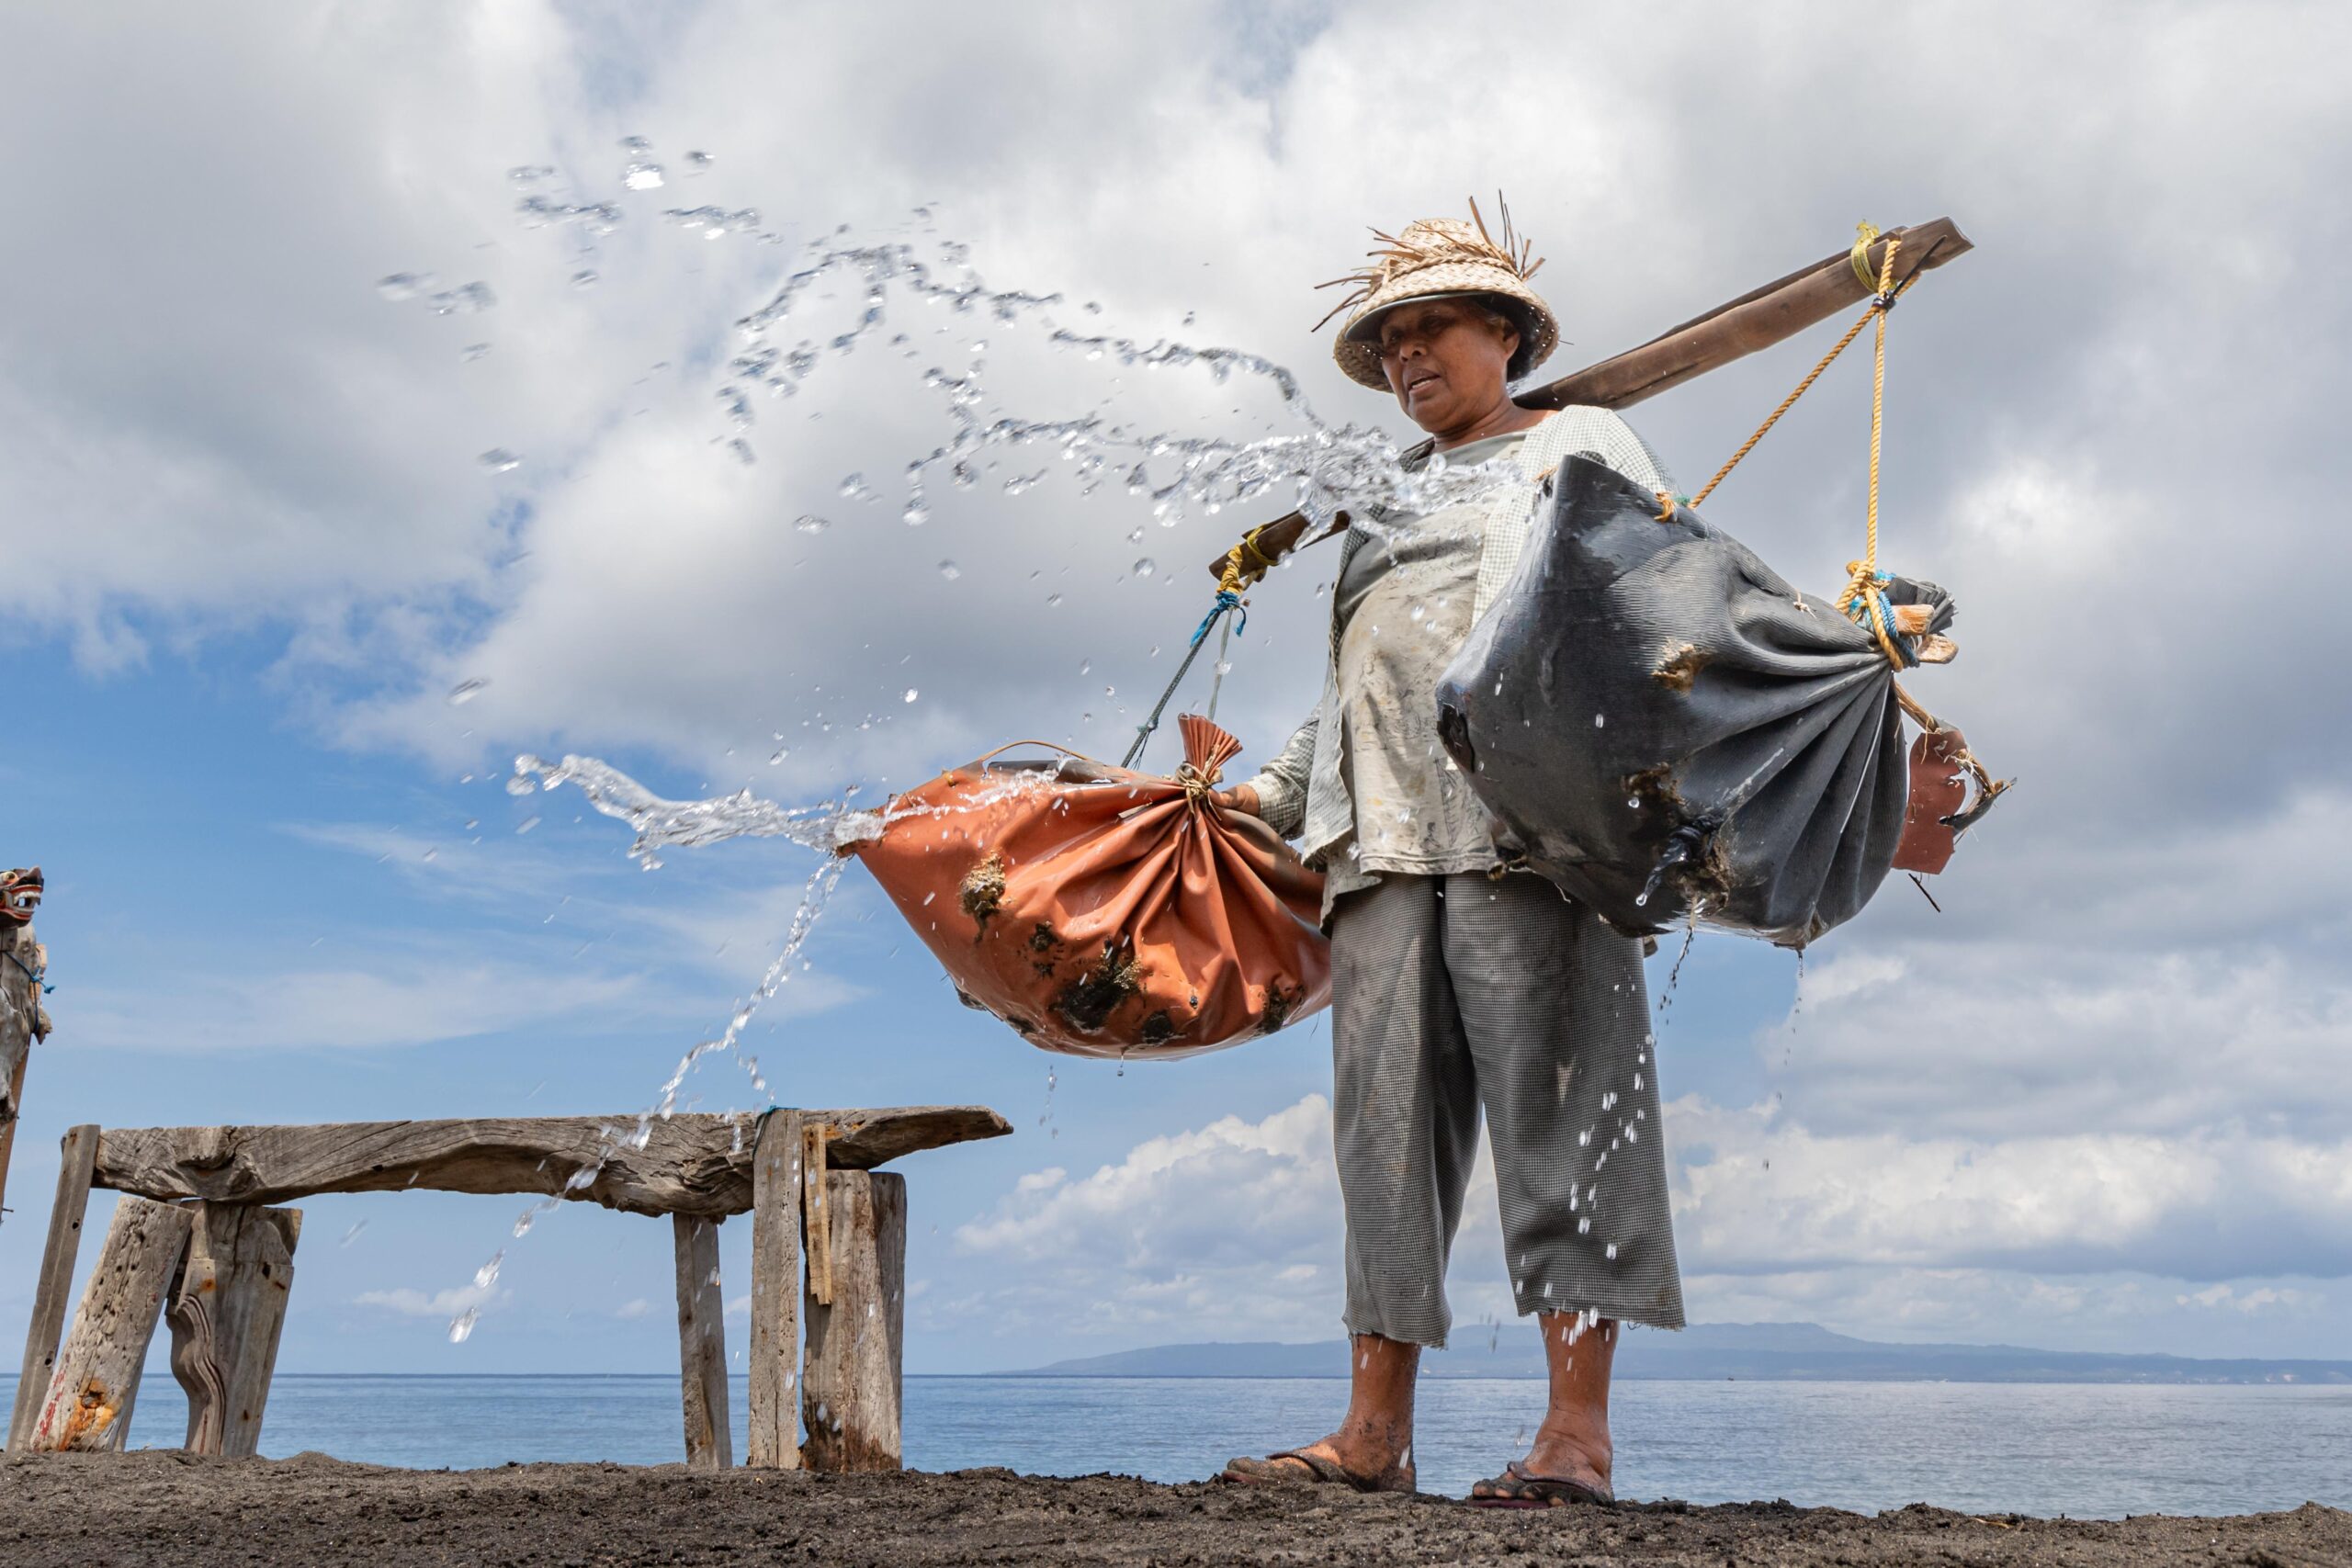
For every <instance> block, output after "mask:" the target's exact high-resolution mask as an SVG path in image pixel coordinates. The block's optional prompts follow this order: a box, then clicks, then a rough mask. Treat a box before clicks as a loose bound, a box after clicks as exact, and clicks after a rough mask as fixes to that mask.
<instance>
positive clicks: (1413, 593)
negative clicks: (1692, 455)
mask: <svg viewBox="0 0 2352 1568" xmlns="http://www.w3.org/2000/svg"><path fill="white" fill-rule="evenodd" d="M1514 448H1515V451H1514ZM1446 457H1447V460H1448V461H1449V462H1451V463H1457V464H1470V463H1478V462H1488V461H1494V460H1496V459H1498V458H1503V457H1512V458H1515V461H1516V464H1517V467H1518V468H1519V472H1520V474H1521V479H1522V480H1523V482H1522V483H1520V484H1514V485H1509V486H1504V487H1501V488H1500V489H1498V490H1497V491H1491V492H1489V493H1487V494H1486V495H1482V496H1479V497H1477V498H1476V499H1473V500H1471V501H1467V502H1460V503H1458V504H1456V505H1453V506H1450V507H1444V508H1442V509H1440V510H1438V511H1436V512H1433V513H1428V514H1426V515H1421V516H1414V515H1409V514H1403V515H1400V514H1397V513H1385V514H1380V515H1376V516H1375V517H1374V519H1373V520H1372V523H1371V525H1370V526H1361V525H1360V526H1357V527H1354V528H1351V529H1350V531H1349V534H1348V537H1347V540H1346V542H1345V543H1344V544H1343V545H1342V546H1341V548H1340V570H1339V577H1338V579H1337V580H1336V582H1335V586H1334V592H1333V593H1332V612H1331V635H1330V637H1329V651H1328V655H1327V658H1326V660H1325V667H1324V680H1323V694H1322V698H1321V700H1320V701H1318V702H1317V705H1316V708H1315V712H1314V714H1313V716H1310V717H1309V718H1308V719H1307V721H1306V723H1305V724H1303V725H1301V726H1299V728H1298V729H1297V731H1296V732H1295V734H1293V735H1292V736H1291V738H1290V740H1289V741H1288V743H1287V744H1285V745H1284V746H1283V749H1282V750H1281V752H1280V753H1278V754H1277V755H1276V756H1275V757H1274V758H1273V760H1272V761H1270V762H1268V763H1267V764H1266V766H1265V768H1264V770H1263V771H1262V772H1261V773H1258V774H1257V776H1256V777H1254V778H1252V779H1250V781H1249V782H1250V784H1251V785H1252V786H1253V787H1254V788H1255V789H1256V790H1257V792H1258V809H1259V812H1260V814H1261V816H1262V817H1263V818H1265V819H1266V821H1267V822H1268V823H1269V824H1270V825H1271V826H1272V827H1273V828H1274V829H1275V830H1276V831H1278V832H1280V833H1282V834H1283V835H1284V836H1285V837H1295V838H1297V839H1298V840H1300V851H1301V852H1302V853H1303V854H1304V855H1305V856H1306V860H1307V862H1308V863H1309V864H1312V865H1316V866H1318V867H1319V868H1320V869H1321V870H1322V871H1323V873H1324V875H1325V885H1324V896H1323V912H1324V915H1325V917H1326V918H1327V919H1328V918H1329V914H1330V911H1331V906H1332V904H1333V902H1334V901H1336V900H1337V899H1339V898H1340V897H1342V896H1343V895H1345V894H1348V893H1351V892H1353V891H1355V890H1356V889H1358V888H1361V887H1365V886H1371V885H1372V884H1373V883H1374V882H1375V881H1377V880H1378V879H1379V875H1380V874H1381V873H1382V872H1400V873H1405V872H1408V873H1414V874H1422V875H1434V874H1442V873H1447V872H1461V871H1475V870H1478V869H1480V868H1482V867H1484V866H1487V865H1490V864H1492V863H1494V860H1495V854H1494V851H1493V848H1492V841H1491V839H1490V837H1489V834H1488V830H1487V818H1486V814H1485V812H1484V810H1483V809H1482V808H1481V807H1479V806H1478V805H1477V802H1476V799H1475V798H1474V797H1472V795H1470V792H1469V788H1468V784H1467V781H1466V780H1464V779H1463V778H1462V776H1461V773H1460V771H1459V770H1458V769H1457V768H1456V767H1455V766H1454V763H1453V759H1452V758H1450V757H1448V756H1447V755H1446V754H1445V751H1444V750H1443V748H1442V747H1441V746H1440V745H1439V744H1438V741H1437V682H1438V681H1439V679H1440V678H1441V677H1442V675H1443V674H1444V672H1445V669H1446V666H1447V665H1449V664H1450V663H1452V662H1453V657H1454V655H1455V654H1456V653H1458V652H1460V651H1461V649H1462V645H1463V643H1464V641H1465V640H1466V639H1467V638H1468V637H1469V634H1470V628H1471V627H1472V626H1475V625H1476V622H1477V619H1478V617H1479V616H1481V615H1485V614H1486V613H1487V609H1488V608H1489V607H1490V606H1491V605H1492V604H1493V603H1494V601H1495V599H1496V597H1497V596H1498V594H1499V593H1500V592H1501V591H1502V588H1503V585H1504V584H1505V583H1507V582H1508V581H1510V575H1511V571H1512V570H1513V569H1514V568H1515V567H1516V566H1517V565H1518V563H1519V557H1520V552H1521V549H1522V548H1523V547H1525V545H1526V542H1527V537H1528V533H1529V530H1530V528H1531V527H1532V525H1533V520H1534V513H1535V511H1536V506H1537V502H1538V500H1539V496H1540V492H1541V490H1542V487H1543V483H1544V479H1547V478H1549V477H1550V475H1551V473H1552V471H1553V470H1554V469H1555V468H1557V467H1558V466H1559V465H1560V464H1561V463H1562V462H1564V461H1566V459H1567V458H1568V457H1589V458H1591V459H1592V460H1594V461H1596V462H1600V463H1604V464H1606V465H1608V466H1609V467H1610V468H1614V469H1616V470H1617V471H1618V472H1619V473H1622V474H1623V475H1625V476H1626V477H1627V478H1628V479H1632V480H1634V482H1635V483H1636V484H1640V485H1643V486H1645V487H1646V488H1648V489H1651V490H1659V491H1664V490H1670V489H1672V488H1673V486H1672V482H1671V480H1669V479H1668V477H1667V475H1666V472H1665V469H1664V468H1663V467H1662V466H1661V465H1660V464H1659V462H1658V461H1657V457H1655V456H1654V455H1653V454H1652V453H1651V452H1650V450H1649V448H1648V447H1647V446H1645V445H1643V443H1642V440H1641V438H1640V437H1639V436H1637V435H1635V434H1634V432H1633V430H1632V429H1631V428H1630V427H1629V426H1627V425H1626V423H1625V422H1624V421H1623V420H1622V419H1620V418H1618V417H1617V415H1615V414H1614V413H1611V412H1609V411H1608V410H1606V409H1596V408H1568V409H1563V410H1561V411H1560V412H1557V413H1555V414H1554V415H1552V417H1551V418H1549V419H1547V420H1545V421H1544V423H1541V424H1539V425H1536V426H1534V427H1533V428H1532V429H1530V430H1528V431H1525V432H1521V433H1512V434H1509V435H1504V436H1497V437H1494V438H1491V439H1490V440H1487V441H1483V442H1474V443H1472V444H1471V445H1469V446H1462V447H1457V448H1455V449H1454V450H1453V451H1451V452H1448V453H1447V454H1446ZM1416 611H1418V612H1419V614H1418V615H1416V613H1415V612H1416Z"/></svg>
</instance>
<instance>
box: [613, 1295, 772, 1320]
mask: <svg viewBox="0 0 2352 1568" xmlns="http://www.w3.org/2000/svg"><path fill="white" fill-rule="evenodd" d="M745 1300H746V1302H747V1303H748V1301H749V1300H750V1298H749V1297H746V1298H745ZM728 1310H729V1312H730V1313H731V1312H732V1311H734V1308H733V1306H732V1305H731V1304H730V1305H729V1308H728ZM613 1315H614V1316H615V1317H617V1318H619V1319H620V1320H621V1321H622V1322H623V1323H635V1322H636V1321H637V1320H638V1319H639V1318H640V1317H651V1316H652V1315H653V1303H651V1302H650V1301H647V1300H646V1299H645V1298H644V1297H643V1296H634V1297H631V1298H630V1299H629V1300H628V1301H625V1302H623V1303H621V1304H620V1305H618V1306H616V1307H615V1308H614V1309H613Z"/></svg>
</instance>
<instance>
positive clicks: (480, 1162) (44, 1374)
mask: <svg viewBox="0 0 2352 1568" xmlns="http://www.w3.org/2000/svg"><path fill="white" fill-rule="evenodd" d="M1011 1131H1012V1127H1011V1126H1010V1125H1009V1124H1008V1123H1007V1122H1005V1120H1004V1118H1003V1117H1001V1116H999V1115H998V1114H997V1113H996V1112H995V1111H990V1110H988V1109H987V1108H985V1107H983V1106H975V1105H961V1106H908V1107H900V1108H896V1109H890V1110H851V1111H799V1110H776V1111H767V1112H765V1113H763V1114H757V1115H754V1114H751V1113H741V1114H730V1115H677V1116H672V1117H669V1118H667V1119H656V1120H653V1121H650V1122H646V1123H643V1124H642V1125H640V1123H639V1120H638V1119H637V1118H636V1117H634V1116H622V1117H611V1118H597V1117H584V1116H550V1117H533V1118H527V1119H515V1120H495V1119H493V1120H478V1121H452V1122H337V1123H333V1124H329V1125H324V1126H313V1127H141V1128H109V1129H106V1130H104V1131H101V1130H100V1129H99V1128H97V1127H95V1126H82V1127H75V1128H74V1129H73V1130H71V1131H70V1132H68V1133H67V1134H65V1138H64V1143H63V1156H64V1157H63V1161H62V1165H61V1168H60V1170H59V1174H58V1179H57V1199H56V1203H55V1206H54V1207H53V1208H52V1209H51V1213H50V1224H49V1239H48V1243H47V1246H46V1247H44V1249H43V1251H42V1255H41V1261H40V1276H39V1278H38V1280H37V1281H36V1283H35V1286H34V1293H33V1312H32V1322H31V1325H30V1326H29V1327H28V1330H27V1333H26V1337H25V1361H24V1374H23V1376H22V1378H21V1379H20V1380H19V1382H17V1400H16V1406H15V1409H14V1411H13V1412H12V1414H11V1416H10V1419H9V1424H8V1448H9V1449H10V1450H11V1451H35V1452H39V1451H56V1450H101V1449H119V1448H120V1447H121V1446H122V1444H123V1440H124V1438H125V1436H126V1435H127V1434H128V1432H129V1430H130V1416H131V1407H132V1404H133V1403H134V1402H135V1401H136V1399H137V1397H138V1393H139V1374H140V1368H141V1364H142V1363H143V1362H144V1361H145V1359H146V1356H147V1348H148V1345H149V1344H150V1342H151V1341H152V1340H153V1337H154V1333H155V1325H156V1323H157V1322H158V1320H159V1319H160V1320H163V1321H167V1322H168V1323H169V1324H170V1325H171V1328H172V1371H173V1375H174V1376H175V1378H176V1379H177V1380H178V1382H179V1383H180V1385H181V1386H182V1387H183V1388H184V1389H186V1390H187V1396H188V1426H187V1442H186V1446H187V1449H188V1450H190V1451H191V1452H196V1453H212V1454H227V1455H251V1454H253V1453H254V1451H256V1448H257V1445H258V1443H259V1441H260V1437H261V1422H262V1414H263V1410H264V1407H265V1405H266V1404H267V1401H268V1397H269V1382H270V1375H271V1371H272V1369H273V1368H274V1366H275V1365H276V1362H277V1340H278V1331H279V1329H280V1327H281V1326H282V1325H283V1324H284V1322H285V1315H286V1306H287V1301H288V1294H289V1292H290V1291H291V1289H292V1286H293V1279H294V1269H293V1258H294V1252H295V1247H296V1243H297V1242H298V1241H299V1240H300V1236H301V1225H302V1214H301V1211H300V1210H299V1209H293V1208H287V1207H284V1206H283V1205H285V1204H287V1203H289V1202H291V1201H294V1200H297V1199H300V1198H306V1197H311V1196H314V1195H316V1194H320V1193H329V1192H385V1191H401V1190H409V1189H412V1188H424V1189H429V1190H437V1191H443V1192H476V1193H505V1194H515V1195H524V1194H531V1193H538V1194H543V1195H545V1196H547V1197H549V1198H555V1199H562V1200H570V1201H585V1202H593V1203H601V1204H603V1205H604V1206H605V1208H608V1209H618V1210H620V1211H622V1212H623V1213H632V1214H650V1215H667V1216H668V1217H669V1219H670V1222H671V1225H672V1228H673V1242H674V1246H675V1253H676V1259H677V1295H678V1366H679V1375H680V1383H681V1391H682V1394H683V1398H684V1414H685V1443H686V1462H687V1463H688V1464H689V1465H692V1466H695V1467H696V1468H702V1469H718V1468H722V1467H724V1466H727V1465H729V1464H732V1463H733V1462H734V1441H733V1436H732V1434H731V1433H730V1431H729V1420H728V1411H727V1346H726V1331H725V1328H724V1325H723V1324H722V1323H721V1312H722V1305H721V1303H722V1297H721V1295H720V1292H719V1285H718V1226H719V1224H721V1223H722V1222H723V1221H724V1220H725V1219H726V1218H727V1217H728V1216H729V1214H741V1213H750V1214H751V1216H752V1342H751V1348H750V1354H749V1356H748V1357H747V1359H748V1361H749V1362H750V1371H751V1383H752V1388H751V1396H752V1397H751V1424H752V1429H751V1432H750V1434H749V1443H748V1446H747V1450H746V1459H747V1461H748V1462H749V1463H751V1464H753V1465H760V1466H765V1467H769V1468H773V1469H781V1470H790V1469H794V1468H797V1467H798V1466H800V1465H802V1464H804V1463H805V1464H807V1465H808V1466H809V1467H810V1468H811V1469H816V1470H895V1469H897V1468H898V1467H899V1454H900V1445H899V1402H900V1393H899V1388H900V1375H901V1359H902V1355H901V1352H902V1349H903V1346H904V1342H905V1337H904V1325H905V1317H906V1302H905V1280H906V1247H907V1196H906V1182H905V1180H904V1179H903V1178H901V1177H899V1176H898V1175H896V1174H895V1173H892V1172H888V1171H879V1170H876V1167H877V1166H880V1165H883V1164H885V1163H887V1162H888V1161H890V1160H894V1159H897V1158H899V1156H903V1155H909V1154H913V1153H916V1152H918V1151H920V1150H923V1149H932V1148H939V1147H942V1146H944V1145H948V1144H957V1143H964V1142H967V1141H968V1140H971V1139H974V1138H994V1137H1001V1136H1002V1135H1003V1134H1007V1133H1010V1132H1011ZM93 1187H97V1188H105V1189H109V1190H113V1191H117V1192H119V1193H122V1194H123V1195H124V1196H123V1199H122V1201H121V1202H120V1203H119V1205H118V1206H117V1207H116V1210H115V1216H114V1223H113V1224H112V1225H111V1226H110V1227H109V1228H108V1230H107V1238H106V1242H105V1245H104V1246H103V1247H101V1248H100V1249H99V1253H98V1258H97V1260H96V1264H95V1265H94V1266H93V1268H92V1269H91V1272H90V1279H89V1282H88V1284H87V1286H86V1287H85V1289H84V1291H83V1293H82V1302H81V1306H80V1309H79V1310H78V1311H77V1312H76V1313H75V1314H74V1318H73V1323H72V1325H71V1329H70V1331H69V1330H68V1326H67V1324H66V1306H67V1296H68V1293H69V1292H70V1291H71V1289H72V1286H73V1280H74V1262H75V1258H76V1257H77V1255H78V1253H79V1250H80V1247H81V1233H82V1221H83V1215H84V1213H85V1209H86V1208H87V1206H88V1202H89V1195H90V1190H91V1189H92V1188H93ZM804 1329H805V1331H806V1354H805V1358H804V1357H803V1355H802V1354H801V1351H802V1341H803V1331H804ZM796 1396H797V1397H796ZM804 1420H805V1421H806V1423H807V1425H808V1428H809V1438H808V1441H807V1443H806V1445H805V1446H804V1445H803V1444H802V1442H801V1441H800V1435H799V1434H800V1427H801V1424H802V1422H803V1421H804Z"/></svg>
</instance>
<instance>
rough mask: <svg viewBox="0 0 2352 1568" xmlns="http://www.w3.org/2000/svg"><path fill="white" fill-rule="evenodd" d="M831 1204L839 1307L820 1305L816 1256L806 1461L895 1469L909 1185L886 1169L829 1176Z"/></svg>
mask: <svg viewBox="0 0 2352 1568" xmlns="http://www.w3.org/2000/svg"><path fill="white" fill-rule="evenodd" d="M825 1199H826V1201H825V1205H824V1206H825V1209H826V1210H827V1211H828V1214H827V1224H826V1229H827V1231H828V1232H829V1233H830V1238H831V1248H830V1252H831V1275H832V1292H831V1294H832V1300H831V1303H830V1304H827V1303H820V1302H819V1301H818V1300H817V1294H816V1282H817V1281H816V1278H815V1268H814V1263H815V1259H814V1258H813V1257H812V1258H811V1260H810V1262H811V1269H810V1282H809V1301H808V1303H807V1309H806V1310H807V1314H808V1323H809V1353H808V1367H807V1370H806V1371H804V1372H803V1374H802V1376H801V1379H800V1402H801V1406H802V1409H803V1411H804V1413H805V1414H806V1416H807V1417H808V1423H809V1443H808V1447H807V1449H806V1450H805V1452H804V1458H805V1460H806V1462H807V1463H808V1465H809V1469H811V1470H836V1471H838V1470H896V1469H898V1468H899V1456H900V1452H901V1449H900V1443H899V1401H900V1383H899V1362H900V1358H901V1353H902V1351H903V1349H904V1348H905V1344H906V1278H907V1184H906V1179H904V1178H903V1177H900V1176H898V1175H896V1174H894V1173H892V1172H889V1171H865V1170H837V1171H832V1172H831V1173H829V1174H828V1175H827V1176H826V1178H825ZM811 1218H812V1229H813V1228H814V1227H813V1220H814V1216H811Z"/></svg>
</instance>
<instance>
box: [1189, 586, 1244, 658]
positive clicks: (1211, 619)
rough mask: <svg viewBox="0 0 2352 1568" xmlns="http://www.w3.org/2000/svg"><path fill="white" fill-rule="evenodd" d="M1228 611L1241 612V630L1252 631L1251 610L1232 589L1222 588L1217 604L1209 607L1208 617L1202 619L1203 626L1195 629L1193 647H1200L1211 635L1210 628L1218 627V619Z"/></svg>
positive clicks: (1217, 596) (1217, 597) (1217, 595)
mask: <svg viewBox="0 0 2352 1568" xmlns="http://www.w3.org/2000/svg"><path fill="white" fill-rule="evenodd" d="M1227 610H1239V611H1240V612H1241V623H1240V629H1241V630H1243V631H1248V630H1249V629H1250V611H1249V608H1248V607H1247V606H1246V605H1244V604H1242V603H1241V595H1240V594H1238V593H1236V592H1234V591H1233V590H1232V589H1230V588H1220V589H1218V590H1217V592H1216V604H1213V605H1211V606H1210V607H1209V613H1208V614H1207V615H1203V616H1202V617H1201V624H1200V625H1199V626H1195V627H1193V641H1192V645H1191V646H1193V647H1194V648H1198V647H1200V646H1201V639H1202V638H1203V637H1206V636H1208V635H1209V628H1210V627H1211V626H1215V625H1216V618H1217V617H1218V616H1219V615H1224V614H1225V613H1226V612H1227Z"/></svg>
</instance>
